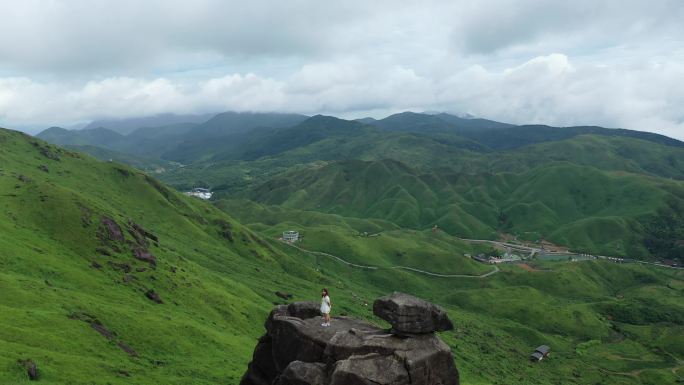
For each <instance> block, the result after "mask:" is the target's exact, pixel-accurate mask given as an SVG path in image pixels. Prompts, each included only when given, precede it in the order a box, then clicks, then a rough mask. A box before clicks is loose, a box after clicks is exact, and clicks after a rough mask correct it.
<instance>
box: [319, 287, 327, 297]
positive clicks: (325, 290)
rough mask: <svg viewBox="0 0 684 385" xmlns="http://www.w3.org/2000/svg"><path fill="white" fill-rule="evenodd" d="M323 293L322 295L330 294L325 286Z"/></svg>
mask: <svg viewBox="0 0 684 385" xmlns="http://www.w3.org/2000/svg"><path fill="white" fill-rule="evenodd" d="M323 293H325V294H321V297H325V296H326V295H328V289H326V288H323Z"/></svg>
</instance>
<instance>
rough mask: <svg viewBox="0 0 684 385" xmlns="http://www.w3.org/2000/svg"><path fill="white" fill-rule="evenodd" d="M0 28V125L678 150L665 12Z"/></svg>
mask: <svg viewBox="0 0 684 385" xmlns="http://www.w3.org/2000/svg"><path fill="white" fill-rule="evenodd" d="M0 14H2V15H3V23H1V24H0V123H2V124H3V125H6V126H14V127H28V126H34V127H38V126H48V125H52V124H68V123H71V122H77V121H85V120H91V119H97V118H106V117H110V118H116V117H132V116H140V115H148V114H155V113H161V112H175V113H194V112H210V111H222V110H240V111H244V110H255V111H290V112H301V113H310V114H314V113H328V114H335V115H338V116H343V117H354V116H362V115H373V116H376V117H377V116H382V115H383V114H388V113H392V112H397V111H402V110H407V109H411V110H448V111H454V112H470V113H472V114H475V115H479V116H484V117H489V118H493V119H499V120H503V121H510V122H514V123H546V124H553V125H575V124H599V125H604V126H611V127H626V128H633V129H640V130H650V131H655V132H661V133H664V134H667V135H671V136H674V137H677V138H680V139H684V127H683V126H682V124H683V122H684V112H682V110H681V107H680V106H681V105H684V104H683V103H684V95H683V91H682V89H681V88H680V87H677V85H678V84H682V83H683V82H684V69H683V67H682V66H683V64H681V63H684V50H683V49H682V48H681V47H682V46H684V45H683V44H684V41H683V40H684V23H681V20H682V19H684V3H682V2H681V1H680V0H663V1H659V2H656V3H654V2H652V1H641V0H624V1H617V0H607V1H602V2H596V1H589V0H577V1H573V2H556V1H546V0H516V1H513V0H483V1H474V0H472V1H468V0H462V1H446V0H445V1H440V0H430V1H426V2H407V1H406V2H405V1H399V2H397V1H389V0H387V1H384V0H382V1H373V2H368V1H360V0H358V1H355V0H349V1H346V2H334V3H330V2H327V3H325V2H316V1H307V0H294V1H288V2H272V1H267V0H255V1H250V2H237V1H220V0H198V1H192V2H187V1H172V0H149V1H145V2H140V1H137V0H120V1H116V2H114V1H107V0H51V1H43V0H24V1H11V0H0ZM553 52H558V53H557V54H553Z"/></svg>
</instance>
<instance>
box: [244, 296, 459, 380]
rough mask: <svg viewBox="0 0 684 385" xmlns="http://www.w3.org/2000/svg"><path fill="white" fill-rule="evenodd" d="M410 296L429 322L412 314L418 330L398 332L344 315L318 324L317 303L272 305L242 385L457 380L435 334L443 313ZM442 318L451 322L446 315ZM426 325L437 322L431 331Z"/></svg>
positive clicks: (450, 359) (447, 353) (441, 324)
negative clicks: (325, 324)
mask: <svg viewBox="0 0 684 385" xmlns="http://www.w3.org/2000/svg"><path fill="white" fill-rule="evenodd" d="M393 296H399V294H398V293H395V294H393ZM401 296H405V295H401ZM409 297H410V296H407V297H406V298H404V297H402V298H404V299H407V298H409ZM410 299H411V301H410V302H411V303H412V304H413V305H416V304H422V305H424V307H423V308H422V310H423V312H422V314H424V315H425V316H426V317H428V318H427V319H426V320H427V321H426V322H427V323H420V322H419V321H420V320H417V319H413V322H414V323H415V322H418V323H419V324H420V325H421V327H420V328H419V329H420V332H419V333H420V334H410V332H402V333H401V334H402V335H401V336H400V335H396V334H393V333H390V332H388V331H387V330H383V329H379V328H377V327H375V326H373V325H370V324H368V323H367V322H364V321H360V320H356V319H352V318H348V317H335V318H333V321H332V326H330V327H322V326H321V319H320V317H319V312H318V304H316V303H311V302H298V303H293V304H290V305H280V306H276V307H275V308H274V309H273V311H272V312H271V314H270V315H269V317H268V319H267V321H266V325H265V326H266V334H265V335H264V336H262V337H261V338H260V339H259V342H258V343H257V346H256V348H255V349H254V356H253V359H252V362H251V363H250V364H249V368H248V369H247V372H246V373H245V375H244V376H243V378H242V381H241V382H240V384H241V385H272V384H275V385H356V384H359V385H378V384H388V385H389V384H394V385H410V384H421V385H458V384H459V379H458V371H457V369H456V366H455V365H454V358H453V355H452V354H451V351H450V350H449V347H448V346H447V345H446V344H445V343H444V342H442V341H441V340H440V339H439V338H438V337H437V336H436V335H435V334H434V333H433V332H434V331H435V330H443V329H446V327H445V326H444V325H446V324H445V321H444V320H443V319H442V318H440V317H441V316H440V317H437V319H439V320H441V321H440V322H438V323H435V322H434V319H435V318H434V314H433V313H434V311H436V310H439V311H441V309H439V308H438V307H437V306H435V305H433V304H431V303H429V302H425V301H422V300H418V299H417V298H415V297H410ZM415 300H418V301H415ZM421 301H422V302H421ZM383 308H385V307H383ZM412 309H413V310H417V308H412ZM442 312H443V311H442ZM376 314H377V313H376ZM383 314H385V315H386V314H387V313H383ZM417 314H421V313H417ZM444 318H445V319H446V321H448V325H451V322H450V321H449V320H448V318H446V314H444ZM429 324H433V325H435V327H434V328H433V329H432V330H429V329H430V327H429V326H427V325H429ZM394 329H396V326H395V327H394Z"/></svg>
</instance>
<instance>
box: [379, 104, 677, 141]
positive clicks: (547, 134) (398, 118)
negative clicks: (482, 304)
mask: <svg viewBox="0 0 684 385" xmlns="http://www.w3.org/2000/svg"><path fill="white" fill-rule="evenodd" d="M373 125H375V126H378V127H381V128H383V129H385V130H390V131H403V132H418V133H428V134H440V133H441V134H452V135H458V136H462V137H465V138H468V139H471V140H473V141H476V142H478V143H481V144H482V145H485V146H488V147H490V148H493V149H497V150H504V149H512V148H519V147H523V146H526V145H530V144H535V143H542V142H550V141H558V140H564V139H570V138H574V137H576V136H578V135H589V134H592V135H602V136H617V137H629V138H636V139H642V140H646V141H650V142H654V143H658V144H663V145H667V146H675V147H681V148H684V143H682V142H680V141H678V140H675V139H672V138H668V137H666V136H663V135H659V134H654V133H648V132H641V131H633V130H625V129H610V128H603V127H596V126H579V127H551V126H546V125H521V126H515V125H511V124H506V123H500V122H495V121H491V120H487V119H463V118H459V117H457V116H453V115H449V114H437V115H429V114H418V113H414V112H403V113H400V114H395V115H391V116H389V117H387V118H385V119H381V120H378V121H375V122H373Z"/></svg>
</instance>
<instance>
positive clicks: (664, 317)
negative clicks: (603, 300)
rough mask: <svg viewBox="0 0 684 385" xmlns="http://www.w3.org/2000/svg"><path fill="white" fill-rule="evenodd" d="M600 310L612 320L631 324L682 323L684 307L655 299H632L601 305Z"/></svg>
mask: <svg viewBox="0 0 684 385" xmlns="http://www.w3.org/2000/svg"><path fill="white" fill-rule="evenodd" d="M601 310H602V312H603V313H604V314H606V315H609V316H610V317H612V320H613V321H616V322H622V323H628V324H632V325H649V324H654V323H659V322H668V323H673V324H677V325H684V309H682V308H680V307H675V306H668V305H663V304H659V303H657V302H655V301H648V302H646V301H643V300H632V301H628V302H619V303H611V304H604V305H602V309H601Z"/></svg>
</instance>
